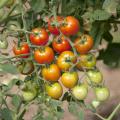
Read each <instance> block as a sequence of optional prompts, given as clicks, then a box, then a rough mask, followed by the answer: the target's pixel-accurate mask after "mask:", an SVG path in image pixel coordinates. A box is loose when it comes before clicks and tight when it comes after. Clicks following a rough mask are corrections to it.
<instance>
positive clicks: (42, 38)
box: [30, 28, 49, 46]
mask: <svg viewBox="0 0 120 120" xmlns="http://www.w3.org/2000/svg"><path fill="white" fill-rule="evenodd" d="M32 32H33V33H31V34H30V41H31V43H32V44H34V45H41V46H43V45H45V44H46V43H47V42H48V39H49V35H48V33H47V31H46V30H45V29H44V28H34V29H33V30H32Z"/></svg>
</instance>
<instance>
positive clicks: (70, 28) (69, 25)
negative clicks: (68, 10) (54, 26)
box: [60, 16, 80, 36]
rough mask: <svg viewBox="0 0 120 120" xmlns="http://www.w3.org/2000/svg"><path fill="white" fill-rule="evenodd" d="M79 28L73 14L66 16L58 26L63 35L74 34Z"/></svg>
mask: <svg viewBox="0 0 120 120" xmlns="http://www.w3.org/2000/svg"><path fill="white" fill-rule="evenodd" d="M79 28H80V24H79V21H78V20H77V19H76V18H75V17H73V16H67V17H66V18H65V19H64V23H63V24H62V25H61V26H60V30H61V32H62V33H63V34H64V35H67V36H69V35H75V34H76V33H77V32H78V31H79Z"/></svg>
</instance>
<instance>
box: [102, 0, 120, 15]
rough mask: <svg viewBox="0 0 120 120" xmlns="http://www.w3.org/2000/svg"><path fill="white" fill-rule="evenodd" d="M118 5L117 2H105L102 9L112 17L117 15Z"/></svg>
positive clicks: (115, 0)
mask: <svg viewBox="0 0 120 120" xmlns="http://www.w3.org/2000/svg"><path fill="white" fill-rule="evenodd" d="M119 5H120V2H119V1H118V0H105V2H104V3H103V9H104V10H105V11H107V12H108V13H110V14H112V15H116V14H117V6H119Z"/></svg>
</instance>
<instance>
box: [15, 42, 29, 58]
mask: <svg viewBox="0 0 120 120" xmlns="http://www.w3.org/2000/svg"><path fill="white" fill-rule="evenodd" d="M13 52H14V54H15V55H21V54H28V53H30V48H29V46H28V44H27V43H22V44H21V45H20V47H17V46H14V47H13ZM28 56H29V55H27V56H22V58H27V57H28Z"/></svg>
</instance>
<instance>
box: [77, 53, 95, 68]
mask: <svg viewBox="0 0 120 120" xmlns="http://www.w3.org/2000/svg"><path fill="white" fill-rule="evenodd" d="M79 59H80V60H79V62H78V64H77V68H79V69H80V68H81V67H85V68H87V69H91V68H93V67H95V65H96V58H95V56H94V55H93V54H91V53H89V54H83V55H80V58H79Z"/></svg>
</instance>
